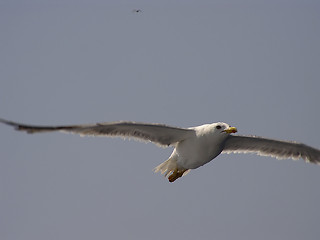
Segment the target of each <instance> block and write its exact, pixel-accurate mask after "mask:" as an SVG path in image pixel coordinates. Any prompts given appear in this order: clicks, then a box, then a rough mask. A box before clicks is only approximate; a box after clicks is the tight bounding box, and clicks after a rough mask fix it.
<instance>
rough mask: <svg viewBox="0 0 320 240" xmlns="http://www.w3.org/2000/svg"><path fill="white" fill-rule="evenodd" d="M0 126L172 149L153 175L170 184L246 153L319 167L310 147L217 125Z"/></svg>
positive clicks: (318, 153) (318, 157) (318, 154)
mask: <svg viewBox="0 0 320 240" xmlns="http://www.w3.org/2000/svg"><path fill="white" fill-rule="evenodd" d="M0 122H2V123H5V124H7V125H11V126H13V127H14V128H15V129H16V130H19V131H25V132H27V133H39V132H51V131H63V132H71V133H78V134H80V135H93V136H122V137H130V138H137V139H141V140H145V141H151V142H154V143H156V144H158V145H161V146H173V147H174V150H173V152H172V154H171V156H170V157H169V159H168V160H166V161H165V162H163V163H161V164H160V165H159V166H157V167H156V168H155V169H154V171H155V172H161V173H162V174H164V175H165V176H168V179H169V181H170V182H173V181H175V180H176V179H177V178H179V177H181V176H183V175H185V174H187V173H188V172H189V171H190V169H196V168H198V167H200V166H202V165H204V164H206V163H208V162H210V161H211V160H212V159H214V158H215V157H217V156H218V155H219V154H220V153H230V152H232V153H248V152H253V153H257V154H258V155H265V156H271V157H276V158H292V159H299V158H302V159H303V160H305V161H306V162H312V163H315V164H320V151H319V150H318V149H315V148H312V147H310V146H307V145H304V144H301V143H296V142H287V141H278V140H273V139H266V138H261V137H254V136H235V135H230V134H231V133H235V132H237V129H236V128H235V127H230V126H229V125H228V124H226V123H222V122H218V123H212V124H205V125H201V126H197V127H191V128H177V127H170V126H166V125H162V124H148V123H135V122H107V123H97V124H86V125H69V126H38V125H27V124H20V123H16V122H12V121H8V120H5V119H0Z"/></svg>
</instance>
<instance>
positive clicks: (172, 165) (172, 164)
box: [153, 157, 190, 177]
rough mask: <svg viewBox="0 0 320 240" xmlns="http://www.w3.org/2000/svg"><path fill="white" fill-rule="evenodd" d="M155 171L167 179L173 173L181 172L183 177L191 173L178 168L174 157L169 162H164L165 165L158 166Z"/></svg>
mask: <svg viewBox="0 0 320 240" xmlns="http://www.w3.org/2000/svg"><path fill="white" fill-rule="evenodd" d="M153 171H154V172H155V173H156V172H160V173H161V174H163V175H164V176H165V177H167V176H168V175H170V174H172V173H173V172H177V171H178V172H181V174H182V173H183V174H182V176H185V175H187V173H189V172H190V169H188V170H187V169H179V168H178V164H177V160H176V159H175V158H173V157H170V158H169V159H168V160H166V161H164V162H163V163H161V164H159V165H158V166H156V167H155V168H154V169H153Z"/></svg>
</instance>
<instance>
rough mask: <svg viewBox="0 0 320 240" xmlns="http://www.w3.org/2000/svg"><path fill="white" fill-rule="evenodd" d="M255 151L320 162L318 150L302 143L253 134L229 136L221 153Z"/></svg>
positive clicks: (272, 155)
mask: <svg viewBox="0 0 320 240" xmlns="http://www.w3.org/2000/svg"><path fill="white" fill-rule="evenodd" d="M250 152H251V153H256V154H258V155H262V156H270V157H275V158H278V159H282V158H292V159H299V158H302V159H303V160H305V161H306V162H312V163H315V164H320V150H318V149H315V148H312V147H309V146H307V145H305V144H302V143H296V142H286V141H278V140H273V139H266V138H261V137H255V136H250V137H249V136H231V135H229V136H228V138H227V139H226V141H225V145H224V149H223V151H222V153H250Z"/></svg>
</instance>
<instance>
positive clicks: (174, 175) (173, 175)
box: [168, 170, 187, 182]
mask: <svg viewBox="0 0 320 240" xmlns="http://www.w3.org/2000/svg"><path fill="white" fill-rule="evenodd" d="M185 171H187V170H174V171H173V172H172V173H171V175H170V176H169V177H168V179H169V182H174V181H175V180H177V179H178V178H180V177H182V175H183V173H184V172H185Z"/></svg>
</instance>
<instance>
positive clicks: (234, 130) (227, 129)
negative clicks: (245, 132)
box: [224, 127, 238, 133]
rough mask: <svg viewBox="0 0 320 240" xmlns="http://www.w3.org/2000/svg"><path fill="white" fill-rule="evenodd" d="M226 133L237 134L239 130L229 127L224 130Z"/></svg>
mask: <svg viewBox="0 0 320 240" xmlns="http://www.w3.org/2000/svg"><path fill="white" fill-rule="evenodd" d="M224 132H226V133H236V132H238V130H237V128H236V127H228V128H226V129H225V130H224Z"/></svg>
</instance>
